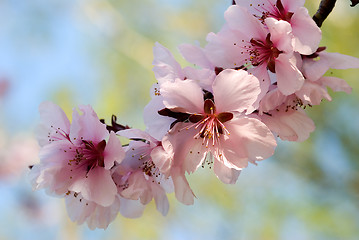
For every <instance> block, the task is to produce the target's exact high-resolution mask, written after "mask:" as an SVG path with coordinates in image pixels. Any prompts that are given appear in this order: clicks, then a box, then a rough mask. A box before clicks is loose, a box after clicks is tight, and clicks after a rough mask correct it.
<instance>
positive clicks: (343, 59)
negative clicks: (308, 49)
mask: <svg viewBox="0 0 359 240" xmlns="http://www.w3.org/2000/svg"><path fill="white" fill-rule="evenodd" d="M319 57H320V59H321V60H322V59H325V60H327V61H328V64H329V68H334V69H348V68H359V58H356V57H352V56H348V55H344V54H340V53H329V52H321V53H319Z"/></svg>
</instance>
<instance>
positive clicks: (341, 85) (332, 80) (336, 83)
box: [318, 77, 352, 94]
mask: <svg viewBox="0 0 359 240" xmlns="http://www.w3.org/2000/svg"><path fill="white" fill-rule="evenodd" d="M318 81H320V82H321V83H322V84H323V85H324V86H327V87H330V88H331V89H332V90H333V91H334V92H345V93H348V94H349V93H351V91H352V88H351V87H350V86H349V85H348V83H346V82H345V80H343V79H340V78H337V77H322V78H321V79H319V80H318Z"/></svg>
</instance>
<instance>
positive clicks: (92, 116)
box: [70, 105, 109, 143]
mask: <svg viewBox="0 0 359 240" xmlns="http://www.w3.org/2000/svg"><path fill="white" fill-rule="evenodd" d="M79 110H80V111H81V112H82V115H79V114H78V112H77V111H76V109H74V111H73V114H72V124H71V130H70V138H71V140H79V139H81V138H83V139H84V140H88V141H93V142H94V143H98V142H100V141H102V140H104V139H106V138H107V137H108V135H109V133H108V130H107V129H106V124H103V123H101V122H100V120H99V119H98V117H97V114H96V113H95V112H94V110H93V109H92V107H91V106H90V105H87V106H85V105H80V106H79Z"/></svg>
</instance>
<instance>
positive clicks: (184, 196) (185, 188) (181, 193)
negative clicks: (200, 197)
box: [171, 169, 195, 205]
mask: <svg viewBox="0 0 359 240" xmlns="http://www.w3.org/2000/svg"><path fill="white" fill-rule="evenodd" d="M171 177H172V181H173V184H174V188H175V196H176V198H177V200H178V201H180V202H181V203H183V204H185V205H192V204H193V203H194V197H195V196H194V193H193V192H192V189H191V187H190V186H189V184H188V181H187V179H186V177H185V175H184V173H181V171H180V169H173V171H172V174H171Z"/></svg>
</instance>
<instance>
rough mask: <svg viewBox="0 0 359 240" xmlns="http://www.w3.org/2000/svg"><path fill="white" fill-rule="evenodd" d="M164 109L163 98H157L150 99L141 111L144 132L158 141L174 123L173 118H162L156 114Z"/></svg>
mask: <svg viewBox="0 0 359 240" xmlns="http://www.w3.org/2000/svg"><path fill="white" fill-rule="evenodd" d="M164 108H165V105H164V104H163V97H162V96H157V97H154V98H152V100H151V101H150V102H149V103H148V104H147V105H146V106H145V109H144V110H143V119H144V122H145V125H146V132H148V133H149V134H150V135H151V136H153V137H154V138H156V139H159V140H160V139H162V138H163V136H164V135H165V134H166V133H167V131H168V130H169V129H170V126H171V124H172V123H173V122H174V121H176V119H175V118H171V117H164V116H161V115H159V114H158V111H159V110H161V109H164Z"/></svg>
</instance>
